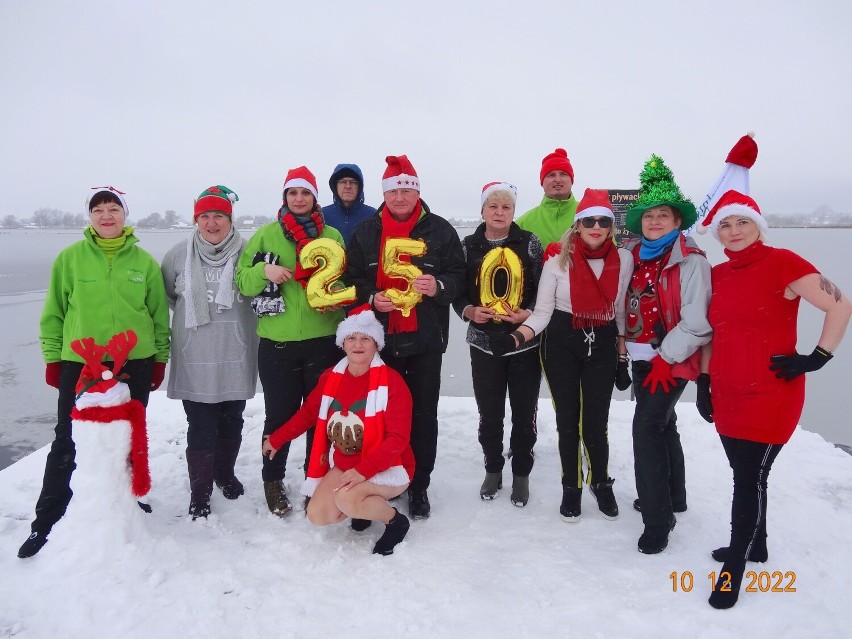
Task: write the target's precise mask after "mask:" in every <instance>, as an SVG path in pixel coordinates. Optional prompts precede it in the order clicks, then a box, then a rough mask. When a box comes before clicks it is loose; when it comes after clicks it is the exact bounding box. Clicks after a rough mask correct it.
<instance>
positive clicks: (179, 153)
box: [0, 0, 852, 219]
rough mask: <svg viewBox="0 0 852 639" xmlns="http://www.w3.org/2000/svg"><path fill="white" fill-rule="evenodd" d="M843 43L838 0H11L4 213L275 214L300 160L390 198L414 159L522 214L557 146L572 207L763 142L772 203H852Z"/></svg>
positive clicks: (439, 186) (4, 6) (444, 199)
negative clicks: (513, 203) (201, 198)
mask: <svg viewBox="0 0 852 639" xmlns="http://www.w3.org/2000/svg"><path fill="white" fill-rule="evenodd" d="M850 33H852V9H850V4H849V3H848V2H846V1H845V0H837V1H829V0H825V1H819V0H811V1H810V2H806V3H792V2H789V3H787V2H784V3H778V2H768V1H766V2H763V1H758V2H742V1H727V0H717V1H716V2H712V3H710V2H708V3H692V2H680V1H679V2H635V1H622V0H615V1H609V2H569V1H567V0H559V1H552V2H535V1H533V0H527V1H526V2H500V1H499V0H487V1H485V0H468V1H460V0H454V1H452V2H445V1H435V2H417V3H415V2H406V3H387V2H369V1H367V2H346V3H344V2H320V1H315V2H302V3H293V2H272V1H269V2H251V1H248V0H247V1H245V2H239V3H237V2H213V1H205V2H195V1H193V2H183V1H180V0H173V1H171V2H130V1H122V2H116V1H110V2H89V1H86V0H78V1H76V2H59V1H55V0H44V1H34V2H24V1H14V0H0V176H2V177H0V180H2V193H3V197H2V198H0V216H3V215H7V214H14V215H17V216H18V217H28V216H30V215H31V214H32V212H33V211H34V210H35V209H37V208H39V207H42V206H47V207H53V208H59V209H62V210H66V211H73V212H78V211H82V210H83V208H84V206H83V204H84V200H85V195H86V191H87V190H88V188H89V187H90V186H99V185H103V184H113V185H115V186H117V187H119V188H121V189H123V190H125V191H126V192H127V200H128V204H129V206H130V209H131V218H132V219H133V218H135V219H139V218H140V217H143V216H145V215H148V214H150V213H152V212H154V211H159V212H161V213H162V212H164V211H165V210H167V209H174V210H176V211H177V212H178V214H179V215H181V216H182V217H184V218H186V219H188V218H189V217H190V214H191V207H192V202H193V199H194V198H195V197H196V196H197V195H198V194H199V193H200V192H201V191H202V190H203V189H204V188H206V187H207V186H209V185H211V184H224V185H227V186H229V187H231V188H232V189H234V190H235V191H236V192H237V193H238V194H239V195H240V202H239V203H238V204H237V209H236V211H237V214H238V215H239V214H243V215H249V214H267V215H272V214H274V213H275V212H276V211H277V209H278V207H279V205H280V202H281V184H282V181H283V177H284V175H285V173H286V171H287V169H288V168H291V167H295V166H299V165H302V164H305V165H307V166H308V167H309V168H310V169H311V170H312V171H313V172H314V173H315V174H316V175H317V178H318V182H319V184H320V200H321V203H322V204H326V203H328V202H329V201H330V198H331V193H330V191H329V190H328V184H327V181H328V177H329V174H330V173H331V170H332V169H333V167H334V165H335V164H337V163H339V162H355V163H357V164H359V165H360V166H361V168H362V169H363V170H364V174H365V177H366V194H367V201H368V203H371V204H374V205H377V204H378V203H379V202H380V201H381V188H380V181H381V174H382V172H383V170H384V168H385V162H384V158H385V156H386V155H389V154H394V155H396V154H402V153H405V154H407V155H408V156H409V158H410V159H411V161H412V162H413V164H414V166H415V168H416V170H417V172H418V174H419V176H420V178H421V181H422V196H423V198H424V199H425V200H426V201H427V202H428V203H429V204H430V206H431V207H432V209H433V210H434V211H435V212H437V213H440V214H442V215H444V216H445V217H451V216H463V217H475V216H477V215H478V214H479V192H480V189H481V187H482V185H483V184H484V183H486V182H489V181H492V180H506V181H510V182H512V183H514V184H516V185H517V186H518V188H519V200H518V211H519V212H522V211H524V210H526V209H528V208H530V207H532V206H534V205H535V204H537V203H538V201H539V200H540V198H541V195H542V192H541V187H540V186H539V182H538V172H539V168H540V166H541V159H542V157H543V156H544V155H545V154H546V153H548V152H550V151H552V150H553V149H554V148H555V147H557V146H559V147H564V148H565V149H567V151H568V154H569V157H570V158H571V161H572V163H573V165H574V170H575V192H576V193H578V195H581V194H582V191H583V189H585V188H586V187H594V188H637V187H638V175H639V172H640V171H641V169H642V166H643V163H644V162H645V160H646V159H647V158H648V156H649V155H650V154H651V153H657V154H659V155H661V156H663V158H664V159H665V160H666V162H667V164H668V165H669V166H670V167H671V168H672V170H673V171H674V174H675V177H676V178H677V180H678V182H679V183H680V185H681V187H682V188H683V189H684V191H685V192H686V193H687V194H688V195H689V196H691V197H692V198H693V199H694V200H696V203H700V201H701V200H702V199H703V196H704V194H705V192H706V190H707V189H708V188H709V187H710V186H711V185H712V184H713V182H714V181H715V179H716V178H717V176H718V175H719V173H720V171H721V170H722V168H723V163H724V159H725V155H726V154H727V151H728V149H729V148H730V146H731V145H732V144H733V143H734V142H735V141H736V140H737V139H738V138H739V137H740V136H741V135H743V134H744V133H746V132H748V131H750V130H751V131H755V133H756V136H757V138H756V139H757V141H758V144H759V146H760V156H759V158H758V160H757V164H756V166H755V168H754V169H753V170H752V174H751V184H752V195H753V196H755V198H756V199H757V201H758V202H759V204H760V205H761V207H762V209H763V210H764V212H768V213H778V214H790V213H802V212H810V211H811V210H813V209H814V208H816V207H817V206H819V205H821V204H827V205H829V206H831V207H832V208H834V209H836V210H839V211H843V212H852V204H850V202H849V191H850V189H849V186H850V182H851V181H850V178H849V173H850V165H852V163H850V160H849V155H850V149H852V123H850V117H852V108H850V107H852V99H850V97H852V96H850V93H852V83H850V82H849V78H850V77H852V52H850V46H849V41H850Z"/></svg>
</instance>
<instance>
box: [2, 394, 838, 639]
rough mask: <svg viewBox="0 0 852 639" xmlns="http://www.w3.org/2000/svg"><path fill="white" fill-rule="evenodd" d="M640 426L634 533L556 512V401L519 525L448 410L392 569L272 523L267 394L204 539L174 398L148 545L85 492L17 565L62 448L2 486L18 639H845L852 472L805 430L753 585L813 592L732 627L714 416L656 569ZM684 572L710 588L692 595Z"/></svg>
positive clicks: (734, 615) (469, 407)
mask: <svg viewBox="0 0 852 639" xmlns="http://www.w3.org/2000/svg"><path fill="white" fill-rule="evenodd" d="M632 410H633V405H632V404H631V403H630V402H626V401H624V402H621V401H618V402H613V406H612V411H611V419H610V440H611V449H612V450H611V468H610V472H611V475H612V476H613V477H614V478H615V479H616V483H615V486H614V489H615V493H616V497H617V498H618V502H619V506H620V508H621V516H620V517H619V519H618V520H616V521H607V520H605V519H604V518H603V517H602V516H600V514H599V513H598V512H597V509H596V507H595V504H594V500H593V499H592V498H591V497H590V495H589V493H588V492H586V493H585V494H584V501H583V508H584V512H583V518H582V520H581V521H579V522H578V523H575V524H568V523H564V522H562V521H561V520H560V518H559V513H558V508H559V500H560V496H561V489H560V483H559V463H558V458H557V453H556V434H555V423H554V416H553V411H552V409H551V407H550V404H549V402H548V401H547V400H542V401H541V403H540V410H539V444H538V446H537V461H536V466H535V469H534V470H533V474H532V477H531V482H530V483H531V500H530V503H529V504H528V506H527V507H526V508H515V507H513V506H512V505H511V503H510V502H509V499H508V493H509V488H508V486H509V485H510V483H511V475H510V472H509V470H508V467H507V469H506V471H505V473H504V480H505V483H506V485H507V487H506V488H504V489H503V491H501V494H500V496H499V498H498V499H497V500H495V501H493V502H482V501H480V499H479V492H478V491H479V484H480V483H481V480H482V477H483V472H484V471H483V469H482V463H481V459H482V456H481V452H480V449H479V445H478V444H477V441H476V424H477V413H476V407H475V404H474V402H473V400H472V399H470V398H455V397H442V398H441V403H440V423H441V435H440V441H439V450H438V464H437V468H436V470H435V473H434V476H433V483H432V488H431V490H430V496H431V499H432V504H433V510H432V517H431V518H430V519H429V520H427V521H418V522H414V523H413V524H412V527H411V531H410V532H409V535H408V537H407V538H406V540H405V541H404V542H403V543H402V544H401V545H400V546H398V547H397V550H396V552H395V553H394V555H392V556H390V557H380V556H378V555H372V554H370V550H371V548H372V545H373V543H374V542H375V540H376V538H377V537H378V536H379V535H380V534H381V530H382V526H381V525H379V524H374V525H373V526H372V527H371V528H369V529H368V530H367V531H365V532H363V533H355V532H353V531H352V530H351V529H350V528H349V526H348V524H345V523H344V524H340V525H338V526H333V527H329V528H325V529H318V528H315V527H313V526H311V525H310V524H309V523H308V522H307V520H306V519H305V518H304V516H303V513H302V512H301V511H300V510H299V511H297V512H294V513H293V514H292V515H290V516H289V517H288V518H286V519H284V520H281V519H278V518H277V517H275V516H273V515H271V514H269V512H268V511H267V509H266V506H265V503H264V498H263V490H262V486H261V480H260V470H259V469H260V455H259V442H260V433H261V430H262V421H263V402H262V397H260V396H258V397H256V398H255V399H254V400H252V401H251V402H249V406H248V408H247V410H246V415H247V419H246V427H245V443H244V445H243V449H242V451H241V454H240V457H239V460H238V463H237V471H238V473H237V474H238V476H239V477H240V478H241V479H242V481H243V483H244V484H245V485H246V490H247V494H246V495H244V496H243V497H241V498H240V499H238V500H237V501H233V502H229V501H227V500H226V499H224V497H222V495H221V493H220V492H218V491H216V493H215V495H214V497H213V510H214V514H213V515H212V516H211V517H210V519H209V520H208V521H206V522H204V521H196V522H192V521H190V520H189V519H188V517H186V516H185V514H186V507H187V505H188V500H189V496H188V492H189V488H188V480H187V476H186V464H185V461H184V448H185V424H184V417H183V412H182V409H181V406H180V403H179V402H173V401H170V400H168V399H167V398H166V396H165V394H164V393H162V392H156V393H154V394H153V395H152V399H151V403H150V406H149V411H148V415H149V435H150V442H151V471H152V476H153V484H154V485H153V489H152V491H151V494H150V502H151V504H152V505H153V508H154V512H153V513H152V514H151V515H148V516H145V517H141V518H138V517H135V518H134V519H136V520H137V523H136V524H135V525H134V527H133V528H132V529H131V535H130V538H129V539H123V538H121V536H120V535H116V534H112V533H115V532H116V530H117V529H118V528H119V526H118V525H117V523H116V522H115V521H113V520H111V517H112V516H113V513H110V512H104V513H103V519H102V521H100V522H99V523H98V524H97V526H92V525H91V524H89V525H88V527H86V526H85V525H83V524H82V523H80V522H79V521H77V520H75V517H74V507H75V504H78V505H79V504H80V503H81V500H85V499H87V498H91V495H87V494H85V493H84V492H79V493H78V494H77V495H75V497H74V500H73V501H72V503H71V506H70V508H69V511H68V514H67V516H66V518H65V519H63V520H62V521H60V523H59V524H57V526H56V527H55V528H54V530H53V533H52V534H51V536H50V541H49V543H48V544H47V545H46V546H45V547H44V549H43V550H42V551H41V553H39V554H38V555H36V556H35V557H33V558H32V559H28V560H21V559H18V558H17V557H16V556H15V554H16V551H17V548H18V546H19V545H20V544H21V543H22V542H23V541H24V539H25V538H26V536H27V534H28V533H29V521H30V520H31V517H32V509H33V506H34V504H35V500H36V497H37V495H38V492H39V488H40V483H41V475H42V471H43V467H44V457H45V455H46V452H47V450H46V448H43V449H41V450H38V451H37V452H35V453H33V454H31V455H29V456H28V457H26V458H24V459H23V460H21V461H19V462H18V463H16V464H14V465H13V466H10V467H9V468H7V469H5V470H3V471H0V575H2V579H0V602H2V604H1V605H0V636H3V637H33V638H41V637H128V638H132V637H145V638H148V637H186V638H193V637H267V636H270V637H271V636H284V637H332V636H345V637H393V638H399V637H403V636H408V637H483V638H488V639H493V638H495V637H513V638H514V637H566V636H578V637H719V636H726V637H753V638H760V637H773V638H777V637H836V636H844V635H845V634H846V632H848V625H849V592H850V589H852V571H850V566H852V544H850V543H849V531H850V530H852V457H850V456H849V455H847V454H845V453H843V452H841V451H839V450H837V449H836V448H834V447H833V446H832V445H830V444H828V443H826V442H825V441H824V440H823V439H822V438H821V437H820V436H819V435H816V434H814V433H810V432H807V431H803V430H801V429H799V430H797V432H796V433H795V435H794V436H793V439H792V440H791V442H790V443H789V445H788V446H787V447H786V448H785V449H784V450H783V451H782V452H781V454H780V456H779V458H778V460H777V461H776V463H775V467H774V469H773V471H772V476H771V477H770V481H769V486H770V501H769V553H770V560H769V562H767V563H766V564H749V566H748V569H749V570H754V571H755V572H756V573H758V575H757V576H758V578H760V574H759V573H761V572H765V573H768V574H767V575H765V576H764V577H763V579H762V582H763V584H762V585H763V586H766V585H767V578H768V577H770V576H771V574H772V573H774V572H776V571H778V572H780V573H782V578H780V579H775V580H772V582H773V583H775V582H778V583H779V584H780V586H781V587H785V586H791V585H792V586H793V587H794V588H795V592H760V590H759V589H758V591H757V592H749V593H743V594H742V595H741V597H740V601H739V603H738V604H737V605H736V607H735V608H733V609H732V610H729V611H716V610H713V609H712V608H710V606H709V605H708V604H707V602H706V600H707V596H708V594H709V589H710V581H709V580H708V577H707V575H708V574H709V573H710V572H711V571H718V570H719V566H720V564H717V563H715V562H714V561H713V560H712V558H711V557H710V554H709V552H710V550H711V549H713V548H716V547H717V546H721V545H723V544H725V543H726V542H727V538H728V521H729V507H730V498H731V477H730V470H729V468H728V466H727V463H726V460H725V456H724V453H723V452H722V448H721V446H720V444H719V441H718V439H717V437H716V435H715V432H714V430H713V427H712V426H710V425H708V424H705V423H704V422H703V421H701V419H700V417H699V416H698V414H697V412H696V411H695V407H694V406H693V405H692V404H682V405H681V406H680V407H679V411H678V412H679V415H680V431H681V436H682V439H683V445H684V450H685V453H686V459H687V481H688V491H689V510H688V512H686V513H684V514H682V515H678V524H677V528H676V529H675V530H674V532H673V533H672V535H671V538H670V543H669V547H668V549H667V550H666V551H665V552H663V553H662V554H660V555H654V556H645V555H642V554H640V553H639V552H637V550H636V541H637V539H638V537H639V535H640V534H641V532H642V522H641V517H640V515H639V514H638V513H636V512H635V511H634V510H633V509H632V508H631V502H632V500H633V498H634V497H635V489H634V482H633V471H632V464H633V458H632V449H631V439H630V421H631V417H632ZM507 423H508V421H507ZM303 450H304V446H303V445H302V444H301V441H299V442H297V443H296V444H294V446H293V449H292V451H293V454H292V455H291V458H290V463H289V465H288V469H289V470H288V478H287V483H288V487H289V490H290V493H291V495H294V496H295V495H297V493H298V488H299V476H300V475H301V470H300V469H299V467H300V466H301V464H302V461H303V455H302V454H301V452H300V451H303ZM77 472H78V473H80V472H81V471H80V470H78V471H77ZM87 488H88V489H89V490H90V491H91V488H89V487H87ZM128 499H130V497H129V494H128ZM403 504H404V500H401V501H400V503H399V506H400V508H401V509H403V510H404V505H403ZM140 512H141V511H140ZM94 528H100V529H99V530H96V529H94ZM672 573H675V575H676V582H677V584H678V587H677V591H676V592H675V591H673V587H672V585H673V580H672V578H671V576H670V575H671V574H672ZM687 573H689V574H691V576H692V581H691V585H692V590H691V591H689V592H683V591H682V590H681V587H680V584H681V580H683V583H684V584H685V585H687V586H688V585H690V580H689V576H688V574H687ZM788 573H789V574H788ZM793 575H795V583H791V582H792V579H793ZM745 583H746V584H747V583H748V580H747V581H746V582H745ZM755 585H756V587H758V586H759V585H760V582H759V581H756V583H755ZM770 585H771V584H770Z"/></svg>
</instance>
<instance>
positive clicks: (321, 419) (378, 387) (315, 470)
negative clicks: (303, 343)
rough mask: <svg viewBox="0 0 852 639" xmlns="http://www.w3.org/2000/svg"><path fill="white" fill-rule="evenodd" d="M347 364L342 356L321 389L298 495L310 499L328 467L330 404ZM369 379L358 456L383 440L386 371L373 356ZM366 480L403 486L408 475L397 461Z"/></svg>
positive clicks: (377, 355) (386, 398)
mask: <svg viewBox="0 0 852 639" xmlns="http://www.w3.org/2000/svg"><path fill="white" fill-rule="evenodd" d="M348 365H349V360H348V358H346V357H344V358H343V359H342V360H340V361H339V362H338V363H337V364H335V366H334V368H333V369H331V373H329V375H328V377H327V378H326V381H325V386H324V387H323V389H322V401H321V403H320V409H319V415H318V417H317V425H316V429H315V432H314V443H313V447H312V448H311V459H310V463H309V464H308V475H307V477H306V478H305V483H304V485H303V486H302V494H303V495H307V496H311V495H313V494H314V490H316V487H317V486H318V485H319V483H320V480H321V479H322V478H323V477H324V476H325V474H326V473H327V472H328V470H329V468H330V467H331V465H330V463H329V457H328V456H329V446H330V444H329V441H328V418H329V412H330V408H331V403H332V401H334V397H335V395H336V394H337V389H338V387H339V386H340V383H341V382H342V381H343V378H344V377H345V373H346V367H347V366H348ZM367 374H368V375H369V376H370V379H369V392H368V394H367V405H366V406H365V407H364V439H363V443H362V447H361V455H362V456H367V455H369V454H370V453H371V452H372V451H373V450H374V449H375V448H376V447H377V446H378V445H379V444H381V443H382V441H383V440H384V438H385V419H384V414H385V409H386V408H387V406H388V370H387V366H385V363H384V362H383V361H382V358H381V357H379V354H378V353H376V354H375V355H374V356H373V361H371V362H370V370H369V372H368V373H367ZM367 481H370V482H372V483H374V484H381V485H383V486H403V485H405V484H407V483H408V482H409V481H410V478H409V477H408V473H407V472H406V471H405V469H404V468H403V466H402V460H401V459H400V458H397V459H396V461H395V463H394V465H393V466H391V467H390V468H388V469H387V470H383V471H382V472H380V473H377V474H375V475H373V476H372V477H367Z"/></svg>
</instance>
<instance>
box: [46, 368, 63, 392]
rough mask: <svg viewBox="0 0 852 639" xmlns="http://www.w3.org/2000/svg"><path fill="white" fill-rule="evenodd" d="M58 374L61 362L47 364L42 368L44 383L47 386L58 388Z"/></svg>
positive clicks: (60, 370) (60, 369)
mask: <svg viewBox="0 0 852 639" xmlns="http://www.w3.org/2000/svg"><path fill="white" fill-rule="evenodd" d="M60 372H62V362H48V364H47V365H46V366H45V367H44V381H45V382H47V385H48V386H53V387H54V388H59V373H60Z"/></svg>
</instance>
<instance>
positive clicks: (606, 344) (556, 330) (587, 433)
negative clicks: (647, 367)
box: [541, 311, 618, 488]
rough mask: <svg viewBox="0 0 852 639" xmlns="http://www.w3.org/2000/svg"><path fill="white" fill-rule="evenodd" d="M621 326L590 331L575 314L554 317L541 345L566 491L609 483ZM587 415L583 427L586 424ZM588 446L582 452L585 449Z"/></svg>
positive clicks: (561, 312)
mask: <svg viewBox="0 0 852 639" xmlns="http://www.w3.org/2000/svg"><path fill="white" fill-rule="evenodd" d="M617 336H618V331H617V329H616V327H615V322H612V323H610V324H607V325H606V326H598V327H596V328H594V329H587V330H585V331H583V330H580V329H575V328H573V327H572V319H571V314H570V313H565V312H563V311H554V312H553V316H552V318H551V320H550V324H548V326H547V330H545V331H544V336H543V338H542V343H541V363H542V367H543V368H544V374H545V376H546V378H547V384H548V386H550V394H551V396H552V397H553V404H554V406H555V408H556V430H557V431H558V433H559V458H560V460H561V462H562V485H563V486H565V487H574V488H582V486H583V467H582V464H583V462H582V456H583V449H585V453H586V457H587V460H588V464H589V474H588V477H587V483H589V484H597V483H599V482H602V481H606V480H607V479H609V471H608V468H607V466H608V465H609V435H608V430H607V428H608V423H609V404H610V400H611V399H612V390H613V385H614V384H615V369H616V366H617V365H618V351H617V349H616V338H617ZM581 413H582V421H581V419H580V418H581ZM581 445H582V448H581Z"/></svg>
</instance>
